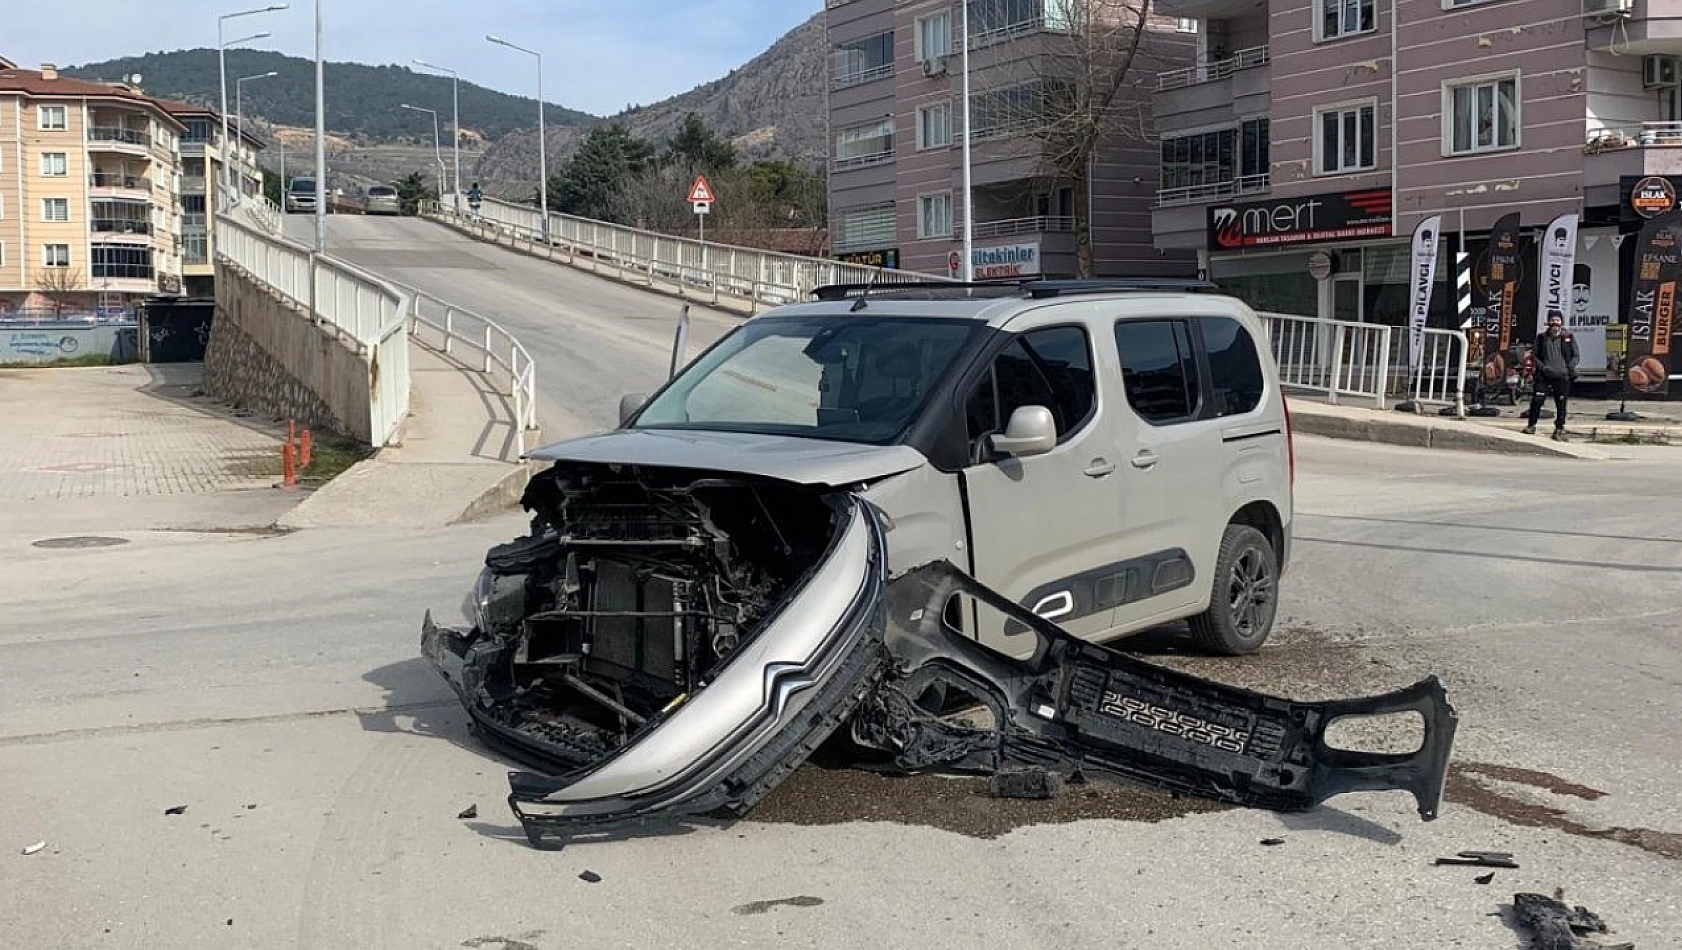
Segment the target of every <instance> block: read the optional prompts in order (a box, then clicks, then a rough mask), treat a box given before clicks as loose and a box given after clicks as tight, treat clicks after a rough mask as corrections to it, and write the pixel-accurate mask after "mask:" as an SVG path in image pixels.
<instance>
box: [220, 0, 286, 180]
mask: <svg viewBox="0 0 1682 950" xmlns="http://www.w3.org/2000/svg"><path fill="white" fill-rule="evenodd" d="M286 8H287V4H284V3H277V4H273V5H270V6H266V7H255V8H253V9H250V10H240V11H239V12H237V13H224V14H222V15H221V16H219V17H217V18H216V65H217V68H218V70H220V72H221V75H222V147H223V148H227V143H228V47H230V46H234V45H237V44H239V43H247V42H250V41H251V40H256V39H262V38H263V37H265V36H268V35H269V34H267V33H258V34H257V35H256V36H248V37H246V38H245V39H242V40H234V41H233V42H232V43H230V42H227V41H225V40H223V39H222V26H223V24H225V23H227V21H229V20H232V19H235V18H237V17H242V16H252V15H254V14H258V13H273V12H274V11H276V10H284V9H286ZM227 165H228V163H227V162H223V163H222V182H223V185H224V186H225V185H226V184H227V180H228V167H227Z"/></svg>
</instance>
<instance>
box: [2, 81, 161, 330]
mask: <svg viewBox="0 0 1682 950" xmlns="http://www.w3.org/2000/svg"><path fill="white" fill-rule="evenodd" d="M0 65H3V67H4V68H0V310H4V311H7V312H11V311H17V310H23V309H41V310H62V309H75V310H92V309H94V308H95V307H104V308H122V307H127V306H128V305H130V304H131V303H133V302H134V301H136V300H138V299H140V298H143V297H145V296H147V295H150V294H157V293H179V292H180V291H181V288H182V284H181V250H180V230H179V229H180V224H179V220H180V212H179V207H180V200H179V198H180V196H179V188H180V183H179V178H180V164H179V163H180V159H179V155H180V144H179V139H180V136H181V134H182V132H184V131H185V127H184V126H183V125H182V124H181V123H180V122H179V121H178V120H176V119H175V118H174V117H173V116H171V115H170V114H169V113H168V112H167V111H166V110H164V109H163V108H162V107H161V106H159V105H158V104H157V103H156V102H154V101H152V100H151V99H148V98H147V97H146V96H144V95H142V94H141V93H140V92H139V91H137V90H135V89H133V88H132V87H129V86H124V85H110V84H105V83H91V82H82V81H80V80H75V79H70V78H68V77H64V76H61V75H59V73H58V70H57V69H55V68H53V67H52V66H51V65H45V66H42V67H41V68H40V69H39V70H29V69H21V68H18V67H17V66H14V65H12V64H9V63H5V64H0Z"/></svg>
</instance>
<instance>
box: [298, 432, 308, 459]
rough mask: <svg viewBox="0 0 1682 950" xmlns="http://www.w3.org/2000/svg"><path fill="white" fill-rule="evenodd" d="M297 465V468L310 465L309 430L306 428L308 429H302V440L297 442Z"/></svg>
mask: <svg viewBox="0 0 1682 950" xmlns="http://www.w3.org/2000/svg"><path fill="white" fill-rule="evenodd" d="M298 467H299V468H309V467H310V430H308V429H305V430H304V436H303V441H301V442H300V443H299V449H298Z"/></svg>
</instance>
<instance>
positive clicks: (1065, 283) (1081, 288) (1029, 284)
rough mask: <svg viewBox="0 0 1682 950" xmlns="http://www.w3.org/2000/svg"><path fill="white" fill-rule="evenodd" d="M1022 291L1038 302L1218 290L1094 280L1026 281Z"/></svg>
mask: <svg viewBox="0 0 1682 950" xmlns="http://www.w3.org/2000/svg"><path fill="white" fill-rule="evenodd" d="M1022 289H1023V290H1024V291H1026V292H1027V294H1028V296H1030V297H1033V298H1034V299H1036V300H1038V299H1041V298H1044V297H1060V296H1062V295H1064V294H1107V293H1116V292H1118V291H1130V290H1133V291H1140V290H1172V291H1179V292H1181V293H1185V292H1192V293H1207V292H1209V291H1213V290H1219V289H1220V288H1219V287H1217V286H1215V283H1214V282H1213V281H1209V280H1201V279H1199V278H1195V277H1094V278H1088V279H1085V280H1030V281H1024V282H1023V284H1022Z"/></svg>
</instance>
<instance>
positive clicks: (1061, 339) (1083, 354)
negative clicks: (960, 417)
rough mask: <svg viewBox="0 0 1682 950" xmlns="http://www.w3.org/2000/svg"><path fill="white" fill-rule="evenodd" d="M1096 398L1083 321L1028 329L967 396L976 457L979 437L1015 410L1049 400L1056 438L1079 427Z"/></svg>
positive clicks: (968, 422)
mask: <svg viewBox="0 0 1682 950" xmlns="http://www.w3.org/2000/svg"><path fill="white" fill-rule="evenodd" d="M1096 402H1097V396H1096V389H1095V388H1094V386H1093V380H1092V348H1091V347H1090V346H1089V345H1088V344H1087V339H1086V331H1085V330H1083V329H1081V328H1080V327H1047V328H1046V329H1043V330H1032V331H1030V332H1028V333H1025V334H1023V335H1022V336H1020V337H1018V338H1017V339H1016V340H1014V341H1012V342H1011V344H1010V345H1009V346H1008V347H1006V348H1005V350H1004V352H1002V353H1000V354H999V355H998V356H996V357H994V358H993V365H992V367H991V368H990V369H989V370H988V373H987V375H986V377H985V378H983V379H982V380H981V382H980V383H978V384H977V385H976V388H975V390H974V391H973V392H972V393H970V397H969V399H967V400H965V401H964V417H965V424H966V426H967V428H968V432H969V438H970V445H971V452H972V453H976V454H972V455H971V458H972V459H975V460H977V461H979V460H980V458H981V456H980V454H979V453H978V450H979V448H980V440H981V438H982V437H983V436H985V435H988V434H990V433H994V432H1003V431H1004V429H1005V426H1006V425H1008V424H1009V423H1010V416H1011V413H1013V412H1015V411H1016V410H1018V409H1020V408H1022V407H1023V406H1044V407H1045V408H1047V409H1049V410H1051V417H1052V419H1053V420H1055V421H1056V423H1057V441H1058V442H1063V441H1066V440H1067V439H1068V438H1069V437H1070V436H1072V435H1074V434H1075V433H1076V432H1078V431H1080V429H1081V427H1082V426H1084V425H1085V424H1086V421H1087V419H1088V418H1090V417H1091V415H1092V407H1093V405H1094V404H1095V403H1096Z"/></svg>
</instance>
